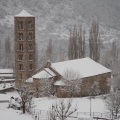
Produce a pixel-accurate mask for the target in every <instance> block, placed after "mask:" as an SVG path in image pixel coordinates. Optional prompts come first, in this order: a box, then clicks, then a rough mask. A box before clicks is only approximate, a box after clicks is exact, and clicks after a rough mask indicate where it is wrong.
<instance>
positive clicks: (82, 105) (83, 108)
mask: <svg viewBox="0 0 120 120" xmlns="http://www.w3.org/2000/svg"><path fill="white" fill-rule="evenodd" d="M59 100H60V99H56V98H55V99H49V98H34V101H35V108H34V109H40V110H49V109H50V107H51V106H52V103H55V102H56V101H59ZM64 100H65V101H66V100H68V99H64ZM72 102H73V104H74V106H75V105H77V108H78V111H77V112H90V100H89V99H88V97H84V98H73V100H72ZM91 111H92V112H101V113H103V112H107V110H106V108H105V106H104V102H103V100H102V99H101V98H95V99H91Z"/></svg>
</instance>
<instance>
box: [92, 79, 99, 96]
mask: <svg viewBox="0 0 120 120" xmlns="http://www.w3.org/2000/svg"><path fill="white" fill-rule="evenodd" d="M90 92H91V94H92V95H93V96H96V95H99V94H100V92H101V91H100V89H99V82H98V81H97V80H95V81H94V83H93V84H92V85H91V88H90Z"/></svg>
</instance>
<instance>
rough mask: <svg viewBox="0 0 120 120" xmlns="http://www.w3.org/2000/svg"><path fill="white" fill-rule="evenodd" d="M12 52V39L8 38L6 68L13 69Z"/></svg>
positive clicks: (6, 42) (6, 40)
mask: <svg viewBox="0 0 120 120" xmlns="http://www.w3.org/2000/svg"><path fill="white" fill-rule="evenodd" d="M11 56H12V52H11V45H10V38H9V37H7V38H6V39H5V66H6V67H7V68H11V66H12V59H11V58H12V57H11Z"/></svg>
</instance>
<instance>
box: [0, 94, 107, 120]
mask: <svg viewBox="0 0 120 120" xmlns="http://www.w3.org/2000/svg"><path fill="white" fill-rule="evenodd" d="M12 96H13V97H18V96H19V95H18V93H17V92H9V93H6V94H0V101H1V100H9V99H10V97H12ZM59 100H60V99H58V98H53V99H50V98H34V99H33V101H34V105H33V106H34V108H33V110H38V111H43V113H45V112H46V111H49V110H50V108H51V106H52V103H55V102H56V101H59ZM64 100H65V101H67V100H68V99H64ZM72 102H73V106H75V105H77V108H78V110H77V112H80V113H81V112H90V100H89V99H88V97H84V98H73V100H72ZM7 107H8V103H0V118H2V119H1V120H16V119H17V120H33V117H32V116H31V115H28V114H25V115H23V114H21V111H18V110H13V109H8V108H7ZM77 112H76V113H75V114H76V115H77ZM91 112H98V113H105V112H107V110H106V108H105V106H104V102H103V100H102V99H101V98H100V97H97V98H95V99H92V100H91ZM8 118H9V119H8Z"/></svg>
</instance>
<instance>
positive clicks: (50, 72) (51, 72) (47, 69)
mask: <svg viewBox="0 0 120 120" xmlns="http://www.w3.org/2000/svg"><path fill="white" fill-rule="evenodd" d="M44 70H45V71H47V72H48V73H49V74H50V75H52V76H56V74H55V73H54V72H53V71H51V70H50V69H49V68H44Z"/></svg>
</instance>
